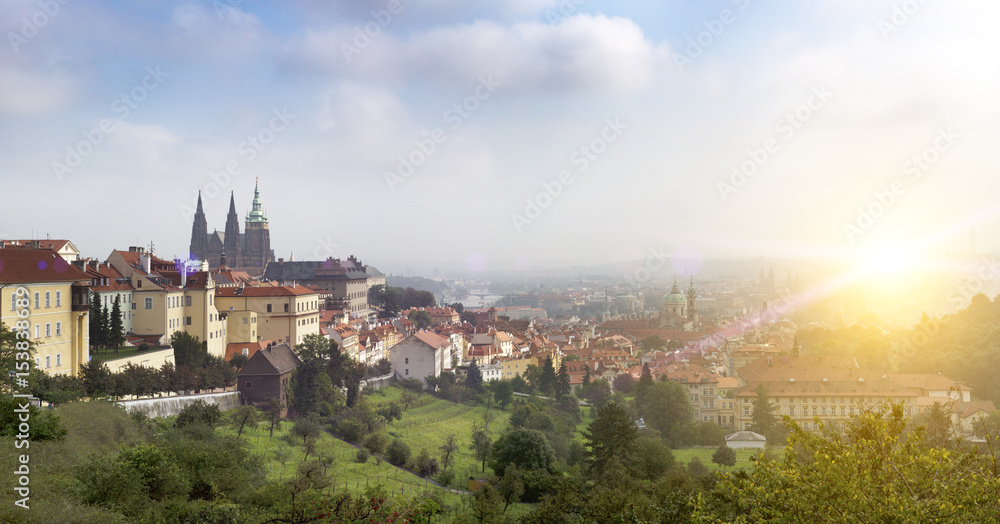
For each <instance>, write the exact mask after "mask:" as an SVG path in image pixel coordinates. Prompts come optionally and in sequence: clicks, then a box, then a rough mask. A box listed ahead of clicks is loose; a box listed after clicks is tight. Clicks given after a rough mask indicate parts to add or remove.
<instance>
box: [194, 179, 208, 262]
mask: <svg viewBox="0 0 1000 524" xmlns="http://www.w3.org/2000/svg"><path fill="white" fill-rule="evenodd" d="M190 248H191V249H190V253H191V256H192V257H193V258H197V259H200V260H204V259H205V257H206V256H207V255H208V221H207V220H205V209H204V208H203V207H202V205H201V191H198V209H197V211H195V213H194V223H193V224H191V245H190Z"/></svg>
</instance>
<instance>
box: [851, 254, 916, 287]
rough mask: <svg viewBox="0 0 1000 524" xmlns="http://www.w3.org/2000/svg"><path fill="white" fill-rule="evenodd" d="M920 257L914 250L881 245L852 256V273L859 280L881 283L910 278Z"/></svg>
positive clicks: (913, 274) (914, 274) (914, 273)
mask: <svg viewBox="0 0 1000 524" xmlns="http://www.w3.org/2000/svg"><path fill="white" fill-rule="evenodd" d="M921 261H922V258H921V256H920V254H919V253H917V252H916V251H915V250H911V249H906V248H902V247H895V246H892V247H889V246H883V247H878V248H874V249H870V250H864V251H860V252H858V253H856V254H855V256H854V264H853V265H854V275H855V277H856V278H858V279H860V280H868V281H875V282H882V283H890V282H900V281H905V280H910V279H911V278H912V277H914V276H916V274H917V273H918V272H919V268H920V265H921Z"/></svg>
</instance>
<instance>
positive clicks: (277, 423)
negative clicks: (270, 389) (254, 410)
mask: <svg viewBox="0 0 1000 524" xmlns="http://www.w3.org/2000/svg"><path fill="white" fill-rule="evenodd" d="M263 411H264V420H266V421H267V422H268V429H267V430H268V438H269V439H270V438H274V430H275V429H279V430H280V429H281V403H280V402H278V399H276V398H269V399H267V401H266V402H264V409H263Z"/></svg>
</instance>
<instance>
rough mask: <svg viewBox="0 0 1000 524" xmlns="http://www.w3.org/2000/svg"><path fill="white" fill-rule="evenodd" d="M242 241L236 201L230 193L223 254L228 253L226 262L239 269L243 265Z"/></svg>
mask: <svg viewBox="0 0 1000 524" xmlns="http://www.w3.org/2000/svg"><path fill="white" fill-rule="evenodd" d="M241 241H242V237H240V218H239V216H237V215H236V200H235V197H234V196H233V193H232V192H230V194H229V214H228V215H226V242H225V245H224V251H223V252H224V253H226V261H227V262H229V263H230V264H232V267H239V266H241V265H242V264H243V256H242V255H243V249H242V248H243V246H242V242H241ZM227 265H228V264H227Z"/></svg>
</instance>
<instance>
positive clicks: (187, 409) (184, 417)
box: [174, 399, 222, 428]
mask: <svg viewBox="0 0 1000 524" xmlns="http://www.w3.org/2000/svg"><path fill="white" fill-rule="evenodd" d="M221 421H222V412H221V411H219V406H217V405H215V404H208V403H206V402H205V401H204V400H201V399H198V400H195V401H194V402H192V403H190V404H188V405H186V406H184V408H183V409H181V412H180V413H178V414H177V419H176V420H174V427H177V428H183V427H185V426H188V425H191V424H204V425H206V426H208V427H212V428H214V427H215V426H218V425H219V423H220V422H221Z"/></svg>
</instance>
